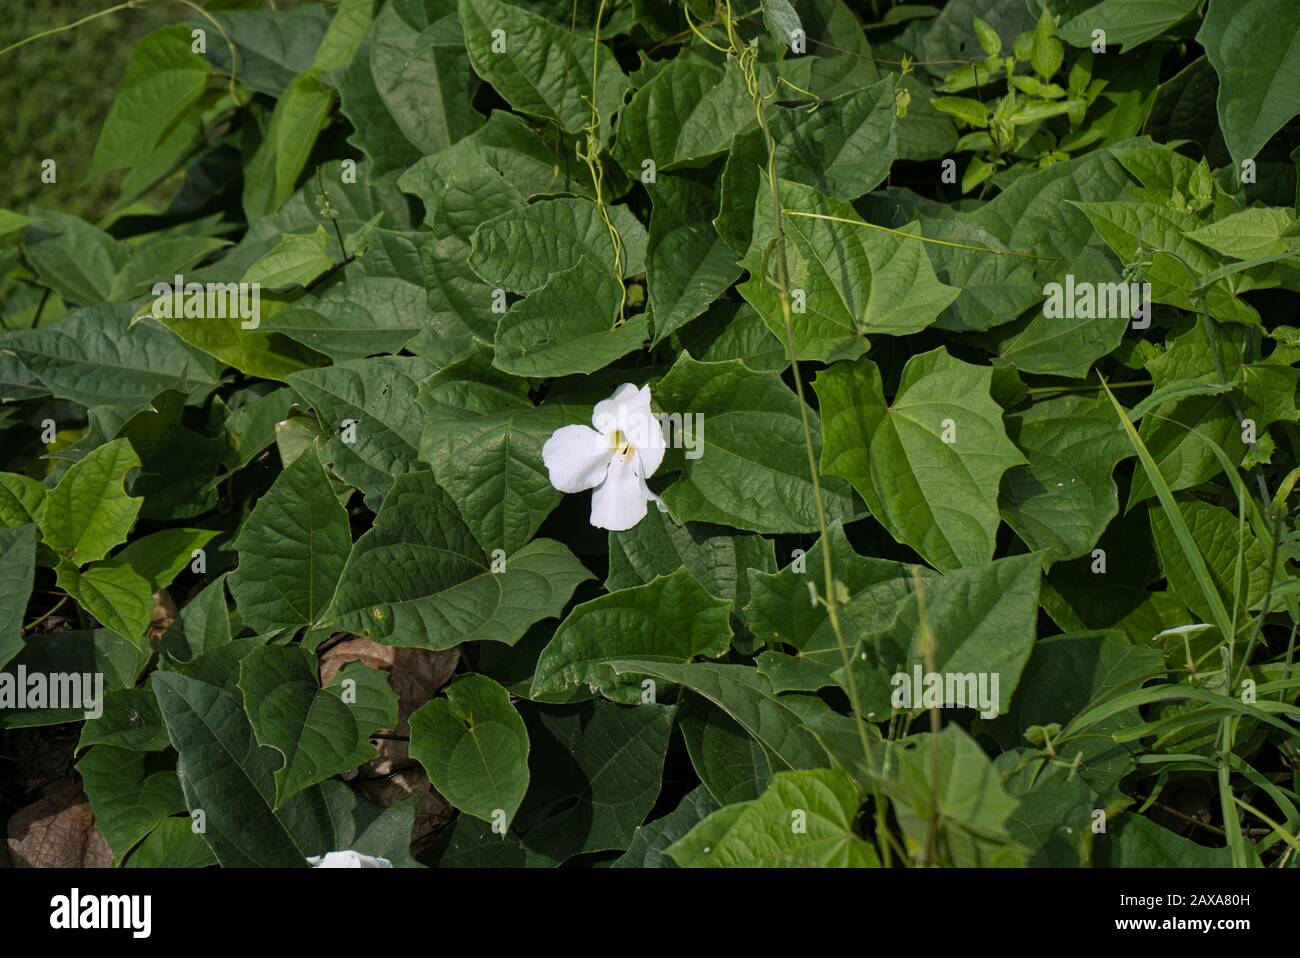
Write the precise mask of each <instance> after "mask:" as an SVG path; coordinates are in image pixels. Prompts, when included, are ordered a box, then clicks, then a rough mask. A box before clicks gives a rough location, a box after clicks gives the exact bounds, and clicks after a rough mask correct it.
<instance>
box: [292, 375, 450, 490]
mask: <svg viewBox="0 0 1300 958" xmlns="http://www.w3.org/2000/svg"><path fill="white" fill-rule="evenodd" d="M433 371H434V367H433V365H432V364H431V363H428V362H426V361H425V360H422V359H416V358H414V357H410V356H376V357H373V358H371V359H355V360H351V361H349V362H343V363H336V364H335V365H332V366H325V367H323V368H320V369H307V370H304V371H302V372H298V373H294V374H292V375H291V376H290V377H289V382H290V384H291V385H292V386H293V388H294V390H295V391H297V393H298V394H299V395H300V396H302V398H303V399H304V400H306V402H307V403H308V404H309V405H310V406H311V407H312V408H313V409H315V410H316V414H317V416H319V417H320V421H321V425H322V428H323V429H324V430H325V431H326V433H327V434H328V435H329V437H330V438H329V439H328V440H327V441H326V443H325V445H324V447H323V448H322V450H321V455H322V457H323V458H324V459H325V461H327V462H328V463H330V465H331V467H332V469H333V470H334V473H335V474H336V475H338V477H339V478H340V479H342V480H343V481H345V482H347V483H349V484H351V485H353V486H356V487H357V488H358V489H360V490H361V491H362V492H364V493H366V495H367V496H370V495H378V496H382V495H383V494H384V493H385V492H386V491H387V490H388V488H389V486H391V485H392V480H393V477H395V476H400V475H404V474H405V473H408V472H415V471H416V470H417V469H419V468H422V467H421V466H420V464H419V463H418V462H417V455H418V450H419V445H420V410H419V407H418V405H417V403H416V396H417V392H418V383H419V382H420V380H422V379H424V378H425V377H426V376H428V375H430V374H431V373H432V372H433ZM349 423H351V428H350V429H349V427H348V424H349ZM344 430H348V431H347V432H346V434H345V433H344Z"/></svg>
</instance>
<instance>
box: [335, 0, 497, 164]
mask: <svg viewBox="0 0 1300 958" xmlns="http://www.w3.org/2000/svg"><path fill="white" fill-rule="evenodd" d="M337 81H338V86H339V93H340V94H341V96H342V109H343V114H344V115H345V116H346V117H347V118H348V119H349V120H351V121H352V125H353V127H354V129H355V132H354V133H353V135H352V137H351V141H352V142H353V143H354V144H356V145H357V146H359V147H361V149H362V150H364V151H365V153H366V155H367V156H369V157H370V158H371V160H372V161H373V162H374V164H375V167H376V170H377V171H378V172H380V173H383V172H387V171H389V170H400V169H405V168H406V167H408V166H410V165H411V164H412V163H413V162H415V161H416V160H418V159H420V157H422V156H424V155H426V154H430V153H437V152H438V151H439V150H441V149H444V148H446V147H447V146H450V145H451V144H453V143H455V142H456V141H458V140H459V139H461V138H462V137H464V136H466V135H467V134H469V133H471V132H472V131H473V130H474V129H475V128H476V127H477V126H478V125H479V124H480V123H481V122H482V119H481V118H480V117H479V115H478V114H477V113H476V112H475V111H474V109H473V106H472V105H471V103H470V98H471V96H472V95H473V92H474V88H475V85H476V84H475V81H474V78H473V75H472V74H471V72H470V70H469V54H468V53H467V52H466V50H465V42H464V35H463V33H462V31H461V25H460V18H459V17H458V16H457V15H456V4H455V2H454V0H437V2H435V3H428V2H424V0H400V2H398V3H390V4H385V5H384V7H383V9H381V10H380V11H379V16H378V17H376V18H375V23H374V26H373V28H372V30H371V31H370V33H369V34H368V35H367V36H366V38H365V39H364V41H363V42H362V44H361V46H360V48H359V49H358V51H357V54H356V56H355V57H354V58H353V60H352V64H351V66H350V67H348V69H347V70H346V71H344V72H342V73H341V74H339V75H338V76H337Z"/></svg>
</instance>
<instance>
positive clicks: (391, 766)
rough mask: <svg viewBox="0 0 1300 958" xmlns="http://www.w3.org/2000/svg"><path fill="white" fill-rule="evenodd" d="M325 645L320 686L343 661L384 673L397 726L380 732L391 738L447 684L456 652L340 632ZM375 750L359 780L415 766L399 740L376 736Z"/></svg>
mask: <svg viewBox="0 0 1300 958" xmlns="http://www.w3.org/2000/svg"><path fill="white" fill-rule="evenodd" d="M331 641H333V642H334V644H333V645H328V646H325V647H324V649H325V650H324V651H323V652H321V655H320V680H321V684H322V685H328V684H329V683H330V680H331V679H333V678H334V675H335V673H337V672H338V670H339V669H341V668H342V667H343V666H345V665H347V664H348V663H349V662H360V663H361V664H362V665H366V666H369V667H370V668H372V669H381V670H383V671H385V672H387V673H388V685H389V687H390V688H392V690H393V692H394V693H396V695H397V726H396V728H392V729H387V730H386V731H387V732H390V733H392V734H394V735H409V734H410V726H409V725H408V724H407V720H408V719H409V718H410V717H411V713H412V712H414V711H415V710H416V709H418V708H419V707H420V706H421V705H423V704H424V703H425V702H427V701H429V699H431V698H433V697H434V695H436V694H437V692H438V690H439V689H440V688H442V687H443V686H444V685H446V684H447V682H448V681H449V680H450V679H451V676H452V674H453V673H454V672H455V671H456V665H457V663H459V662H460V652H459V651H458V650H457V649H451V650H449V651H446V652H432V651H430V650H428V649H408V648H399V647H397V646H392V645H383V644H381V643H379V642H372V641H370V640H369V639H362V638H358V637H357V636H354V635H350V634H347V633H342V632H340V633H338V634H337V635H335V636H333V637H332V638H331ZM376 747H377V748H378V749H379V754H378V755H376V756H375V757H374V758H372V759H371V760H370V761H368V762H366V764H364V765H362V766H361V768H360V769H359V770H358V774H359V776H360V777H361V778H364V779H384V778H387V777H388V776H391V775H392V774H393V773H395V772H399V771H401V770H402V769H407V768H411V767H412V766H414V765H415V760H414V759H412V758H411V757H410V755H409V754H408V753H407V745H406V742H404V741H400V740H395V739H385V738H381V739H379V740H378V742H377V743H376ZM440 801H441V799H440Z"/></svg>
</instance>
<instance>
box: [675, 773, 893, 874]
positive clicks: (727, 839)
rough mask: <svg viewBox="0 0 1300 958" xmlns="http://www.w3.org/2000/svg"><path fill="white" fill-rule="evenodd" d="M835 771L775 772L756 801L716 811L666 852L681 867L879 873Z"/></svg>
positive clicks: (850, 791)
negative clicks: (820, 869)
mask: <svg viewBox="0 0 1300 958" xmlns="http://www.w3.org/2000/svg"><path fill="white" fill-rule="evenodd" d="M858 804H859V800H858V793H857V790H856V789H855V788H854V786H853V782H852V781H850V780H849V777H848V776H847V775H845V774H844V773H843V772H841V771H839V770H837V769H812V770H808V771H798V772H780V773H778V774H777V775H775V776H774V777H773V779H772V784H771V785H769V786H768V788H767V791H765V792H764V793H763V794H762V795H761V796H760V797H759V798H757V799H755V800H754V801H751V802H741V803H739V804H736V805H728V806H726V807H725V808H722V809H719V810H718V811H716V812H714V813H713V814H712V815H710V816H709V817H708V818H706V819H705V820H704V821H702V822H700V824H698V825H696V826H695V827H694V828H693V829H691V831H690V833H689V834H688V835H687V836H686V837H685V838H683V839H681V840H680V841H678V842H677V843H676V844H674V845H672V846H671V847H670V848H668V850H667V854H668V855H669V856H671V857H672V858H673V860H674V861H676V862H677V864H679V865H681V866H682V867H684V868H692V867H713V868H815V867H822V868H827V867H829V868H878V867H879V866H880V860H879V859H878V858H877V857H876V850H875V848H873V847H872V846H871V845H870V844H868V843H867V842H865V841H863V840H862V837H861V836H860V835H859V834H858V832H857V828H856V823H857V815H858Z"/></svg>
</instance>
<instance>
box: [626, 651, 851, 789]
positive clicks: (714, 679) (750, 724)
mask: <svg viewBox="0 0 1300 958" xmlns="http://www.w3.org/2000/svg"><path fill="white" fill-rule="evenodd" d="M608 664H609V665H610V667H612V668H613V670H614V672H615V673H616V674H618V675H649V676H653V677H655V678H658V679H663V680H664V681H666V682H673V683H675V684H677V685H684V686H686V688H688V689H690V690H691V691H692V692H694V693H696V694H697V695H700V696H702V697H703V698H705V699H707V700H708V701H709V702H712V703H713V704H714V705H716V706H717V707H718V708H720V709H722V710H723V711H724V712H726V713H727V715H729V716H730V717H731V718H732V719H734V720H735V721H736V722H737V723H738V724H739V725H740V726H741V727H742V728H743V729H745V731H747V732H748V733H749V734H750V735H752V736H753V737H754V739H755V740H756V741H757V742H758V743H759V744H760V745H762V746H763V748H764V750H765V751H766V752H768V753H769V754H770V755H771V756H772V757H773V759H774V764H775V765H776V767H777V768H821V767H824V766H825V765H827V764H828V761H827V758H826V752H825V750H824V749H823V748H822V747H821V745H819V744H818V743H817V740H816V739H815V738H814V737H813V735H812V733H811V732H809V731H808V729H807V728H806V727H805V725H804V720H803V717H802V716H801V714H800V713H799V712H797V711H795V709H793V708H792V707H791V704H790V703H789V701H788V700H787V701H783V700H782V698H781V697H780V696H778V695H776V694H775V693H774V692H773V691H772V689H771V685H770V683H768V681H767V680H766V679H765V678H763V676H761V675H759V674H758V671H757V670H756V669H754V668H753V667H751V666H747V665H719V664H716V663H713V662H689V663H685V664H676V663H672V662H665V661H662V660H657V659H651V658H633V657H627V658H622V659H615V660H613V661H610V662H609V663H608ZM643 707H644V706H638V708H643Z"/></svg>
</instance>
